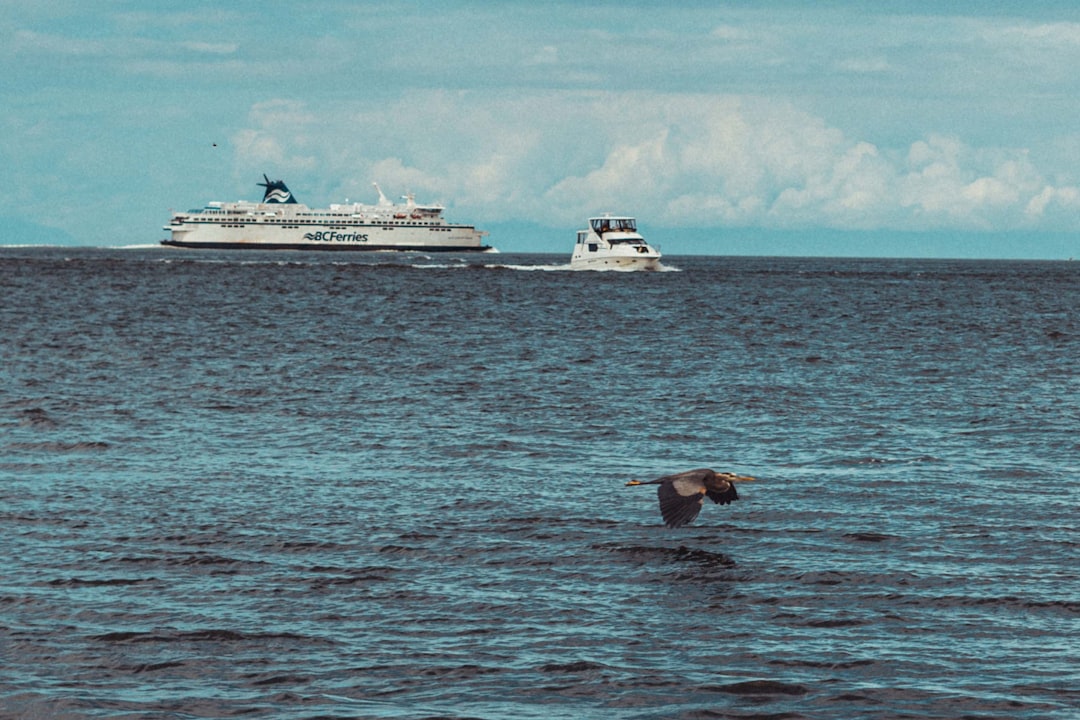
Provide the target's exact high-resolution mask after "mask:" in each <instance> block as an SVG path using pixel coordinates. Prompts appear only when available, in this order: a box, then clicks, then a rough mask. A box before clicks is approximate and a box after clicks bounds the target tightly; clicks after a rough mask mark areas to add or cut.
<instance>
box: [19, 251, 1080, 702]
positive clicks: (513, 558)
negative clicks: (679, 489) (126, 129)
mask: <svg viewBox="0 0 1080 720" xmlns="http://www.w3.org/2000/svg"><path fill="white" fill-rule="evenodd" d="M564 261H565V259H564V258H563V257H561V256H559V257H555V256H512V255H493V256H489V255H485V256H480V257H478V256H462V257H456V256H455V257H441V256H432V257H426V256H423V255H384V254H378V255H364V254H357V255H351V254H350V255H342V254H336V253H335V254H330V255H319V254H303V253H288V254H260V253H236V254H229V253H224V254H214V253H200V252H189V251H169V250H158V249H141V250H118V249H113V250H94V249H44V248H22V249H20V248H4V249H0V290H2V294H0V537H2V538H3V541H2V543H3V552H2V555H0V656H2V658H3V662H2V663H0V716H2V717H4V718H22V717H27V718H151V717H152V718H223V717H233V716H244V717H268V718H485V719H499V718H568V719H569V718H573V719H591V718H756V719H765V718H768V719H778V718H882V719H885V718H979V719H986V718H1075V717H1078V715H1080V582H1078V581H1080V562H1078V555H1080V553H1078V549H1080V536H1078V522H1077V518H1078V516H1080V513H1078V505H1080V490H1078V480H1080V433H1078V430H1080V319H1078V311H1080V263H1076V264H1073V263H1067V262H1062V263H1051V262H1045V263H1044V262H1003V261H999V262H975V261H943V260H936V261H922V260H849V259H795V258H722V257H685V258H683V257H669V258H667V259H666V260H665V263H666V264H667V266H668V269H669V270H670V272H660V273H594V272H570V271H568V270H567V269H566V268H565V267H564V266H563V265H562V264H561V263H563V262H564ZM696 467H713V468H715V469H719V470H731V471H735V472H739V473H742V474H750V475H754V476H756V477H757V478H758V481H757V482H754V483H746V484H743V485H742V486H741V487H740V495H741V498H740V500H739V501H738V502H736V503H734V504H733V505H731V506H726V507H721V506H716V505H713V504H711V503H707V507H705V508H704V509H703V511H702V513H701V515H700V516H699V517H698V519H697V520H696V521H695V522H694V524H693V525H691V526H688V527H685V528H681V529H679V530H671V529H668V528H665V527H664V526H663V523H662V522H661V519H660V514H659V510H658V506H657V501H656V495H655V491H654V489H652V488H650V487H648V486H646V487H626V486H625V482H626V481H627V480H629V479H631V478H641V479H648V478H653V477H657V476H659V475H663V474H666V473H670V472H675V471H680V470H685V469H690V468H696Z"/></svg>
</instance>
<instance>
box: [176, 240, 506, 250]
mask: <svg viewBox="0 0 1080 720" xmlns="http://www.w3.org/2000/svg"><path fill="white" fill-rule="evenodd" d="M161 244H162V245H164V246H166V247H175V248H189V249H199V248H202V249H205V250H318V251H320V252H324V251H331V252H341V251H352V252H388V251H398V252H494V251H495V248H493V247H492V246H490V245H383V244H379V243H310V242H260V241H258V240H239V241H228V240H213V241H202V240H162V241H161Z"/></svg>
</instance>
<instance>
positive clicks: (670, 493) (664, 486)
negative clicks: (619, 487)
mask: <svg viewBox="0 0 1080 720" xmlns="http://www.w3.org/2000/svg"><path fill="white" fill-rule="evenodd" d="M753 479H754V478H752V477H750V476H749V475H736V474H735V473H729V472H720V473H718V472H713V471H712V470H709V469H707V468H702V469H701V470H687V471H686V472H681V473H677V474H675V475H665V476H664V477H662V478H657V479H655V480H646V481H641V480H631V481H630V482H628V483H626V484H627V485H628V486H629V485H659V486H660V487H658V488H657V489H656V494H657V495H658V496H659V497H660V514H661V515H663V516H664V523H665V524H666V525H667V526H668V527H670V528H677V527H682V526H683V525H686V524H687V523H689V522H691V521H693V519H694V518H696V517H697V516H698V513H699V512H701V506H702V505H704V504H705V498H706V497H708V498H709V499H710V500H712V501H713V502H714V503H717V504H720V505H730V504H731V503H732V502H733V501H735V500H738V499H739V493H738V492H737V491H736V490H735V483H736V482H750V481H751V480H753Z"/></svg>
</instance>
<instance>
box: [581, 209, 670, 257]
mask: <svg viewBox="0 0 1080 720" xmlns="http://www.w3.org/2000/svg"><path fill="white" fill-rule="evenodd" d="M570 267H571V268H572V269H575V270H659V269H660V251H659V250H656V249H655V248H653V247H652V246H650V245H649V243H647V242H645V238H643V237H642V236H641V235H640V234H638V231H637V221H636V220H635V219H634V218H632V217H615V216H612V215H604V216H603V217H594V218H589V229H588V230H578V233H577V243H576V244H575V245H574V252H573V254H572V255H571V256H570Z"/></svg>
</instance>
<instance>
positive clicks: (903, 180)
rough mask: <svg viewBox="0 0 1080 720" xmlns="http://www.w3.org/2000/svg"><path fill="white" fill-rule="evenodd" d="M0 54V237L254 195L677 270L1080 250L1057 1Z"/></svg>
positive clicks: (3, 42)
mask: <svg viewBox="0 0 1080 720" xmlns="http://www.w3.org/2000/svg"><path fill="white" fill-rule="evenodd" d="M0 58H2V61H3V67H4V68H5V70H4V72H3V74H2V75H0V95H2V105H0V107H2V108H3V110H2V112H0V127H2V133H0V166H2V167H3V168H4V171H5V172H4V175H5V186H6V192H5V193H4V194H3V195H2V196H0V242H7V243H11V242H18V241H20V239H23V240H25V239H34V240H41V239H42V238H50V239H56V240H57V241H62V240H63V239H65V238H66V239H67V240H68V241H69V242H73V243H76V244H83V245H124V244H145V243H155V242H157V241H158V240H160V239H161V238H162V237H164V236H165V232H164V231H163V230H162V229H161V228H162V226H163V225H164V224H165V223H166V222H167V221H168V218H169V211H170V209H173V208H175V209H188V208H192V207H200V206H202V205H203V204H205V203H206V202H207V201H209V200H237V199H257V198H258V197H259V191H260V188H258V187H256V185H255V183H256V182H258V181H259V180H260V179H261V177H262V174H263V173H266V174H268V175H270V176H271V177H275V178H282V179H284V180H285V181H286V182H287V183H288V185H289V187H290V189H292V190H293V192H294V193H295V194H296V195H297V196H298V197H299V199H300V200H301V201H302V202H306V203H307V204H309V205H312V206H325V205H327V204H328V203H331V202H341V201H344V200H345V199H349V200H353V201H356V200H361V201H365V200H366V201H374V199H375V198H374V196H373V191H372V189H371V183H372V182H373V181H378V182H379V183H380V185H381V186H382V187H383V189H384V190H385V191H386V192H387V194H389V195H400V194H403V193H404V192H406V191H412V192H415V193H416V195H417V197H418V199H419V200H421V201H424V202H429V201H431V202H434V201H439V202H443V203H445V204H446V205H447V207H448V210H447V216H448V217H450V218H451V219H453V220H458V221H464V222H471V223H475V224H477V225H478V226H479V227H481V228H484V229H489V230H491V232H492V237H491V238H490V240H491V241H492V242H493V244H495V245H496V246H499V247H500V248H501V249H503V250H504V251H539V252H545V251H546V252H566V253H569V249H570V244H571V242H572V238H573V231H574V230H575V229H577V228H578V227H579V226H583V223H584V221H585V218H586V217H588V216H589V215H592V214H596V213H599V212H605V211H611V212H619V213H628V214H633V215H636V216H637V217H638V218H639V222H640V223H641V225H642V227H643V228H645V229H646V234H647V236H648V237H649V238H650V239H654V240H657V241H660V244H661V245H662V246H663V247H664V250H665V252H667V253H672V254H678V253H698V252H707V253H720V254H724V253H739V254H776V253H780V254H806V255H828V254H842V255H902V256H933V255H944V256H956V257H1022V258H1023V257H1034V258H1060V257H1071V256H1074V255H1080V239H1078V238H1080V72H1077V69H1078V68H1080V6H1078V5H1076V4H1075V3H1072V2H1068V3H1066V2H1058V3H1053V2H1038V1H1035V2H1031V1H1030V0H1029V1H1028V2H979V3H975V2H908V3H904V2H895V3H870V2H843V1H833V2H828V1H826V2H817V3H803V2H785V1H779V2H768V1H767V0H765V1H762V2H727V3H725V2H675V3H671V4H669V5H668V6H666V7H663V8H658V7H656V3H652V2H649V3H645V2H599V1H598V2H588V1H587V0H586V1H581V2H566V3H558V2H554V3H551V2H549V3H537V2H535V1H529V2H497V3H496V2H454V1H453V0H444V1H442V2H438V3H435V2H428V3H420V2H383V3H367V2H343V1H338V0H307V1H305V2H303V3H298V2H273V1H271V0H264V1H263V2H248V1H246V0H240V1H238V2H230V3H221V2H216V1H215V2H201V1H199V0H185V1H184V2H174V1H173V0H145V1H137V0H131V1H130V2H125V1H123V0H118V1H115V2H93V1H92V0H91V1H87V0H39V1H38V2H34V3H26V2H23V1H22V0H17V1H13V0H0ZM39 226H44V227H39ZM898 239H902V240H898Z"/></svg>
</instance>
